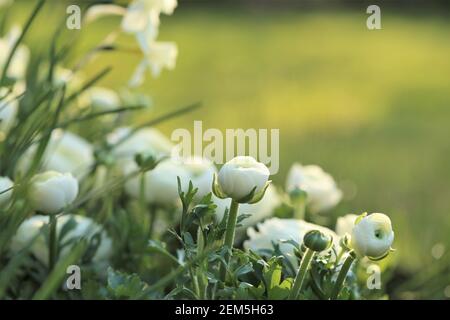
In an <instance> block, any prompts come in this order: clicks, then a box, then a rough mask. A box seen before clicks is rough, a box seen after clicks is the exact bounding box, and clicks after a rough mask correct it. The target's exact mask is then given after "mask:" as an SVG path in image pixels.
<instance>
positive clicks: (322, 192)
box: [286, 163, 342, 213]
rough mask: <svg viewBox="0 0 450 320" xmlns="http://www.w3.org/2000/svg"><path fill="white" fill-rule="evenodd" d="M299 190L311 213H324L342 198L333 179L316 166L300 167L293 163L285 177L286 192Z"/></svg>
mask: <svg viewBox="0 0 450 320" xmlns="http://www.w3.org/2000/svg"><path fill="white" fill-rule="evenodd" d="M296 188H299V189H301V190H303V191H305V192H306V193H307V194H308V196H307V205H308V207H309V209H310V211H311V212H313V213H316V212H321V211H326V210H329V209H331V208H333V207H334V206H336V205H337V204H338V203H339V201H341V198H342V191H341V190H340V189H339V188H338V187H337V185H336V182H335V181H334V179H333V177H332V176H331V175H329V174H328V173H326V172H324V171H323V170H322V168H320V167H319V166H316V165H308V166H302V165H301V164H298V163H295V164H294V165H293V166H292V167H291V169H290V171H289V173H288V177H287V181H286V190H287V191H288V192H291V191H292V190H294V189H296Z"/></svg>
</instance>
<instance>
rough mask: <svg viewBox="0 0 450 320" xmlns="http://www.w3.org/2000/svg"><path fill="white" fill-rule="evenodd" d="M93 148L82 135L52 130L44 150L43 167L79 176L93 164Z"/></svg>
mask: <svg viewBox="0 0 450 320" xmlns="http://www.w3.org/2000/svg"><path fill="white" fill-rule="evenodd" d="M94 161H95V159H94V148H93V146H92V145H91V144H90V143H89V142H88V141H87V140H85V139H83V138H82V137H80V136H78V135H76V134H74V133H71V132H69V131H62V130H59V129H57V130H54V131H53V132H52V136H51V139H50V142H49V145H48V147H47V150H46V151H45V155H44V168H45V169H46V170H54V171H59V172H70V173H72V174H73V175H75V176H78V177H79V176H80V175H81V174H82V173H84V172H86V171H87V170H88V169H89V167H90V166H91V165H93V163H94Z"/></svg>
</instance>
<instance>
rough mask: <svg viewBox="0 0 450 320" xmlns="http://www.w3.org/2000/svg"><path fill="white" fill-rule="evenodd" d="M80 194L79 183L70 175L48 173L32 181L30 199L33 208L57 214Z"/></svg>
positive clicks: (37, 176) (36, 176)
mask: <svg viewBox="0 0 450 320" xmlns="http://www.w3.org/2000/svg"><path fill="white" fill-rule="evenodd" d="M77 194H78V181H77V179H75V178H74V177H73V176H72V174H70V173H64V174H63V173H59V172H56V171H47V172H44V173H41V174H37V175H35V176H34V177H33V178H32V179H31V185H30V190H29V197H30V198H29V199H30V204H31V206H32V208H33V209H34V210H36V211H40V212H43V213H47V214H56V213H59V212H61V211H62V210H63V209H64V208H65V207H67V206H68V205H70V204H71V203H72V202H73V201H74V200H75V198H76V197H77Z"/></svg>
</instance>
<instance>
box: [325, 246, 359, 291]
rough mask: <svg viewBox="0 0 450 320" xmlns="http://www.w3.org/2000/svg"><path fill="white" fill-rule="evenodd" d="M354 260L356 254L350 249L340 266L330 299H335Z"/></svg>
mask: <svg viewBox="0 0 450 320" xmlns="http://www.w3.org/2000/svg"><path fill="white" fill-rule="evenodd" d="M355 260H356V255H355V253H354V252H353V251H350V252H349V253H348V256H347V258H346V259H345V261H344V264H343V265H342V267H341V271H339V274H338V277H337V280H336V282H335V284H334V287H333V291H331V295H330V299H331V300H335V299H337V297H338V295H339V293H340V292H341V290H342V286H343V284H344V281H345V278H346V277H347V273H348V271H349V270H350V267H351V266H352V263H353V261H355Z"/></svg>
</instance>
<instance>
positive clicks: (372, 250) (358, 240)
mask: <svg viewBox="0 0 450 320" xmlns="http://www.w3.org/2000/svg"><path fill="white" fill-rule="evenodd" d="M393 241H394V232H393V231H392V225H391V219H389V217H388V216H387V215H385V214H382V213H372V214H370V215H368V216H365V217H362V218H360V219H357V220H356V225H355V226H354V228H353V231H352V236H351V247H352V248H353V249H354V250H355V252H356V253H357V254H358V255H359V256H361V257H363V256H367V257H369V258H373V259H379V258H382V257H384V256H385V255H387V254H388V253H389V251H390V249H391V245H392V242H393Z"/></svg>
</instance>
